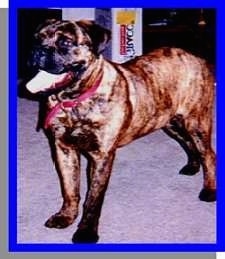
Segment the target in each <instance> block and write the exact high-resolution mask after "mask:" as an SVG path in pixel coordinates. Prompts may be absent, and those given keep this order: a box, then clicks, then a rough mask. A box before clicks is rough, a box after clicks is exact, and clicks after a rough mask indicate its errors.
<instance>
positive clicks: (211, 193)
mask: <svg viewBox="0 0 225 259" xmlns="http://www.w3.org/2000/svg"><path fill="white" fill-rule="evenodd" d="M199 199H200V200H201V201H206V202H213V201H216V190H211V189H202V190H201V192H200V194H199Z"/></svg>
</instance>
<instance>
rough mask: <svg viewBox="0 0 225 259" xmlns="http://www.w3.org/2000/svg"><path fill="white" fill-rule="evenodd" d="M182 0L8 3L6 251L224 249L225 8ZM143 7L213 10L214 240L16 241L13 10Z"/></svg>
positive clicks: (209, 0)
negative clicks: (169, 242) (215, 119)
mask: <svg viewBox="0 0 225 259" xmlns="http://www.w3.org/2000/svg"><path fill="white" fill-rule="evenodd" d="M182 2H183V1H182V0H180V1H179V0H173V1H169V0H164V1H163V0H160V1H152V2H151V3H147V1H146V0H130V1H129V2H128V1H127V2H125V1H122V0H114V2H113V3H114V5H113V6H112V5H110V4H109V3H104V4H101V3H100V2H99V3H97V2H96V0H88V1H87V0H86V1H85V5H84V4H83V3H82V4H81V3H79V2H76V4H74V3H73V1H72V0H71V1H70V0H64V1H60V0H59V1H57V0H37V1H26V0H11V1H10V3H9V61H10V62H9V71H10V73H9V85H10V90H9V139H8V141H9V186H8V187H9V193H8V195H9V203H8V204H9V207H8V209H9V229H8V230H9V240H8V242H9V243H8V244H9V247H8V249H9V251H10V252H16V251H17V252H73V251H74V252H97V251H102V252H196V251H197V252H220V251H225V221H223V218H222V217H223V216H222V214H223V213H222V211H224V208H225V199H224V198H223V197H225V196H224V190H225V174H223V172H224V171H225V164H224V163H223V152H224V150H223V144H224V143H225V142H224V135H223V133H224V130H225V127H224V126H225V125H224V121H225V120H224V119H223V111H225V102H224V100H223V96H224V88H223V79H224V75H225V73H224V71H223V66H222V65H223V63H224V62H223V61H224V60H225V52H224V51H223V49H224V46H225V41H224V38H223V32H224V28H225V19H224V17H225V8H224V7H223V6H222V1H219V0H218V1H213V0H193V2H191V3H190V2H189V3H188V4H185V3H182ZM102 6H104V7H143V8H175V7H176V8H179V7H180V8H215V9H216V12H217V115H216V116H217V172H218V179H219V181H218V184H217V185H218V201H217V215H218V216H217V242H216V243H215V244H214V243H213V244H200V243H193V244H96V245H88V244H87V245H80V244H79V245H74V244H18V243H17V240H16V236H17V202H16V201H17V194H16V190H17V151H16V149H17V84H16V75H17V68H16V67H17V65H16V64H17V45H16V42H17V9H18V8H40V7H41V8H45V7H70V8H75V7H102Z"/></svg>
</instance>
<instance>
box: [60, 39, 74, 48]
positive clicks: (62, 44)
mask: <svg viewBox="0 0 225 259" xmlns="http://www.w3.org/2000/svg"><path fill="white" fill-rule="evenodd" d="M57 45H58V47H59V48H68V47H72V46H73V45H74V42H73V41H72V40H71V39H68V38H66V39H59V40H58V44H57Z"/></svg>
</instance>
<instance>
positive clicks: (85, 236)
mask: <svg viewBox="0 0 225 259" xmlns="http://www.w3.org/2000/svg"><path fill="white" fill-rule="evenodd" d="M98 239H99V236H98V234H97V233H96V232H95V231H94V230H92V229H87V228H84V229H79V228H78V229H77V231H76V232H75V233H74V235H73V238H72V242H73V243H97V242H98Z"/></svg>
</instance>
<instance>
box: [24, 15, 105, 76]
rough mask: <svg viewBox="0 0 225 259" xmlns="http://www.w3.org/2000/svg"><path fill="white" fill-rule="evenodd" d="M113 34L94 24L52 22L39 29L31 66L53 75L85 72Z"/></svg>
mask: <svg viewBox="0 0 225 259" xmlns="http://www.w3.org/2000/svg"><path fill="white" fill-rule="evenodd" d="M109 39H110V32H109V31H108V30H107V29H105V28H102V27H100V26H99V25H97V24H95V23H94V22H92V21H77V22H73V21H56V20H49V21H46V23H45V24H44V25H42V26H40V27H39V28H38V31H37V33H36V34H35V40H36V44H35V47H34V49H33V51H32V55H31V59H30V61H29V65H30V66H32V67H33V68H37V69H41V70H44V71H46V72H49V73H53V74H61V73H63V72H66V71H70V70H72V71H74V73H77V75H79V73H81V72H82V71H83V70H85V69H87V68H88V66H89V65H90V63H91V62H93V60H94V59H96V58H97V57H98V56H99V54H100V53H101V52H102V51H103V50H104V49H105V46H106V43H107V42H108V41H109Z"/></svg>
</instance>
